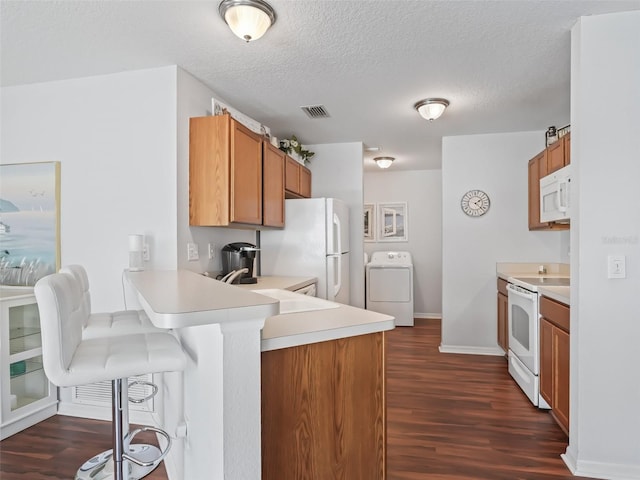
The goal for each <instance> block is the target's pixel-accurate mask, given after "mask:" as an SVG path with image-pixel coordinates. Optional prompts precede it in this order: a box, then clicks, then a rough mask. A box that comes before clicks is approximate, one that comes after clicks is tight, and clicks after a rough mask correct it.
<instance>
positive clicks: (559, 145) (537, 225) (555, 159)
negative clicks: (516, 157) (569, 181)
mask: <svg viewBox="0 0 640 480" xmlns="http://www.w3.org/2000/svg"><path fill="white" fill-rule="evenodd" d="M569 140H570V136H569V135H565V136H564V137H562V138H561V139H560V140H558V141H557V142H555V143H554V144H552V145H550V146H549V147H548V148H546V149H545V150H543V151H541V152H540V153H539V154H538V155H536V156H535V157H533V158H532V159H531V160H529V230H567V229H568V228H569V224H568V223H557V222H541V221H540V179H541V178H542V177H545V176H547V175H549V174H550V173H552V172H554V171H556V170H558V169H559V168H562V167H564V166H565V165H568V163H569V159H568V154H569V152H570V147H569V145H570V143H569ZM565 162H566V163H565Z"/></svg>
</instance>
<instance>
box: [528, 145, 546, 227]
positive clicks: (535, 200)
mask: <svg viewBox="0 0 640 480" xmlns="http://www.w3.org/2000/svg"><path fill="white" fill-rule="evenodd" d="M546 171H547V152H546V151H545V150H543V151H542V152H540V153H539V154H538V155H536V156H535V157H533V158H532V159H531V160H529V230H537V229H541V228H547V224H546V223H541V222H540V178H541V177H542V176H544V175H545V174H546Z"/></svg>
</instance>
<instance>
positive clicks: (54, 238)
mask: <svg viewBox="0 0 640 480" xmlns="http://www.w3.org/2000/svg"><path fill="white" fill-rule="evenodd" d="M59 212H60V162H41V163H21V164H8V165H0V284H2V285H13V286H33V285H35V283H36V282H37V281H38V280H39V279H40V278H42V277H44V276H46V275H49V274H51V273H55V272H57V271H58V269H59V268H60V214H59Z"/></svg>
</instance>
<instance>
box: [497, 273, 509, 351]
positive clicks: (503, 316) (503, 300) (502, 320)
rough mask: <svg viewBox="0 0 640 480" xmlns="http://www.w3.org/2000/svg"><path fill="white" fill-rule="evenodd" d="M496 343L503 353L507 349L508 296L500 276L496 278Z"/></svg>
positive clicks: (504, 282)
mask: <svg viewBox="0 0 640 480" xmlns="http://www.w3.org/2000/svg"><path fill="white" fill-rule="evenodd" d="M498 345H499V346H500V348H502V350H504V353H505V354H506V353H507V352H508V351H509V298H508V296H507V281H506V280H503V279H502V278H499V279H498Z"/></svg>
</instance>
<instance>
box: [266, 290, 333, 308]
mask: <svg viewBox="0 0 640 480" xmlns="http://www.w3.org/2000/svg"><path fill="white" fill-rule="evenodd" d="M253 292H255V293H259V294H260V295H264V296H265V297H269V298H274V299H276V300H280V314H285V313H297V312H309V311H312V310H328V309H330V308H338V307H339V306H340V304H338V303H334V302H329V301H328V300H324V299H322V298H317V297H311V296H309V295H302V294H300V293H295V292H290V291H289V290H281V289H278V288H265V289H261V290H253Z"/></svg>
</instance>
